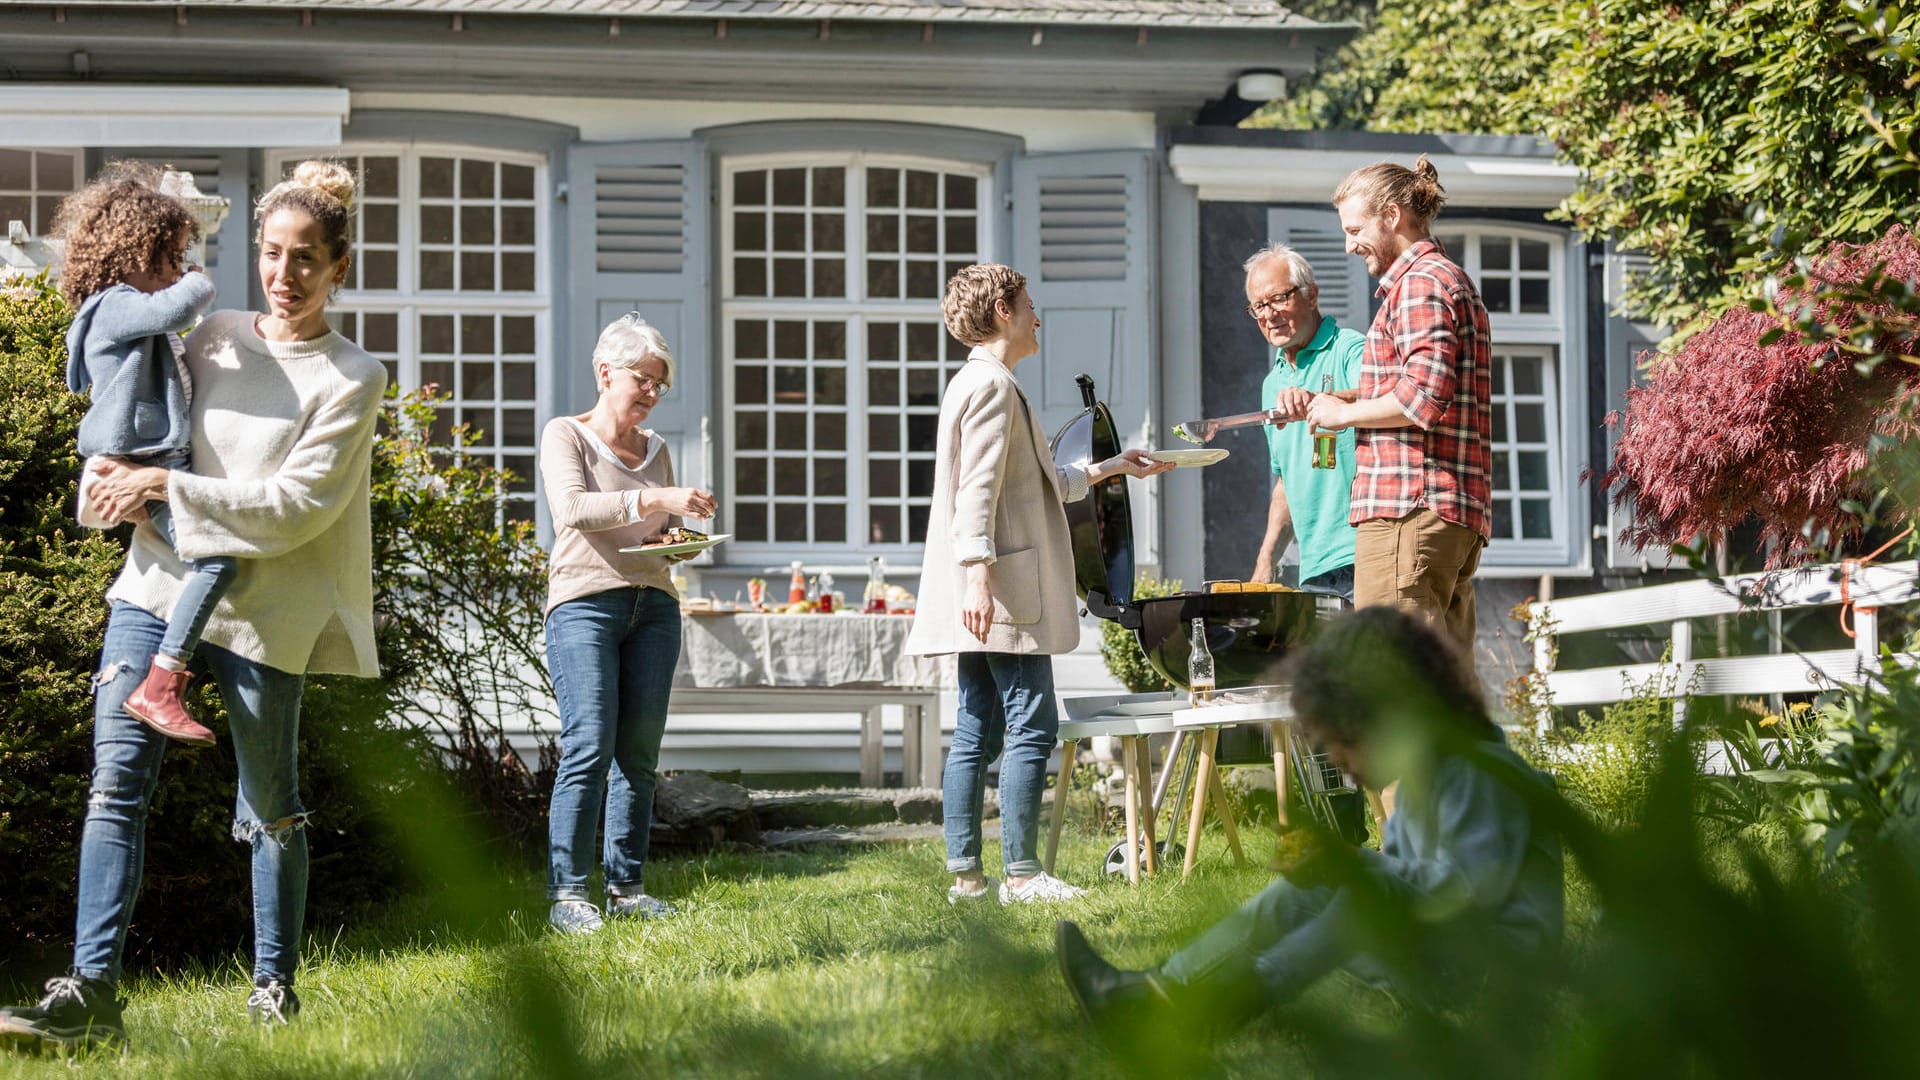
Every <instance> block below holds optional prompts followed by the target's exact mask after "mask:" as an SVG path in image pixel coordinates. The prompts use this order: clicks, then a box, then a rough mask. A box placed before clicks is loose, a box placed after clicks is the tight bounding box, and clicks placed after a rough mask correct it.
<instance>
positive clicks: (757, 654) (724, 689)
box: [673, 612, 953, 787]
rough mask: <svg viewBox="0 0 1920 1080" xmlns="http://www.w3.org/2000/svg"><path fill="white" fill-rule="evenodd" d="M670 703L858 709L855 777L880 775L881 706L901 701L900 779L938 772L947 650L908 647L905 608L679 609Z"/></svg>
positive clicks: (927, 780)
mask: <svg viewBox="0 0 1920 1080" xmlns="http://www.w3.org/2000/svg"><path fill="white" fill-rule="evenodd" d="M680 627H681V636H680V666H679V669H678V670H677V671H676V672H675V674H674V680H673V688H674V689H673V708H674V711H676V712H695V711H697V712H725V711H736V710H739V711H753V712H763V713H781V712H845V713H857V714H858V715H859V716H860V718H861V719H860V775H861V782H862V783H864V784H868V785H870V786H877V785H878V784H879V783H880V780H881V771H882V770H881V762H882V758H881V742H880V710H881V707H882V706H885V705H900V706H901V707H902V708H903V709H904V710H905V717H904V722H903V728H902V755H901V762H902V766H901V772H902V774H903V776H902V782H903V783H904V784H905V785H906V786H908V787H917V786H931V785H934V784H938V783H939V781H940V688H941V687H942V686H950V685H952V683H953V658H952V657H924V656H908V655H906V653H905V648H906V640H907V633H908V631H909V630H911V629H912V627H913V618H912V616H908V615H857V614H834V615H776V614H762V613H757V612H727V613H705V612H683V613H682V615H681V617H680Z"/></svg>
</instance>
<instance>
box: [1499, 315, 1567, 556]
mask: <svg viewBox="0 0 1920 1080" xmlns="http://www.w3.org/2000/svg"><path fill="white" fill-rule="evenodd" d="M1556 354H1557V350H1555V349H1554V348H1552V347H1551V346H1547V345H1504V346H1503V345H1495V346H1494V348H1493V539H1494V540H1495V541H1500V540H1552V539H1554V515H1553V500H1554V495H1555V489H1556V488H1557V486H1558V485H1557V484H1556V483H1555V477H1557V476H1559V475H1560V467H1559V457H1560V446H1559V444H1558V440H1555V439H1552V438H1549V437H1548V435H1549V433H1550V432H1551V431H1552V430H1553V426H1554V425H1553V414H1554V411H1555V408H1554V407H1555V404H1556V403H1557V402H1558V400H1559V393H1558V388H1557V387H1556V386H1555V381H1556V379H1555V376H1556V374H1557V373H1556V371H1555V370H1554V369H1555V364H1554V360H1555V358H1556Z"/></svg>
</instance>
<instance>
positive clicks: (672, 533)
mask: <svg viewBox="0 0 1920 1080" xmlns="http://www.w3.org/2000/svg"><path fill="white" fill-rule="evenodd" d="M706 538H707V534H706V533H703V532H700V531H698V530H695V529H683V528H680V527H679V526H675V527H674V528H671V529H668V530H667V531H666V532H664V533H662V534H661V535H660V543H663V544H691V543H693V542H694V541H696V540H705V539H706Z"/></svg>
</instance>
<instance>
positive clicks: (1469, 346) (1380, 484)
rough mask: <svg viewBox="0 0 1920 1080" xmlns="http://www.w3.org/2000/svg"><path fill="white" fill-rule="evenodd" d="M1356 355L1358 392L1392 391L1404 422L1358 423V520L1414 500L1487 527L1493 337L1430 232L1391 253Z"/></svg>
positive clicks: (1486, 530) (1387, 514)
mask: <svg viewBox="0 0 1920 1080" xmlns="http://www.w3.org/2000/svg"><path fill="white" fill-rule="evenodd" d="M1376 295H1378V296H1381V297H1384V298H1385V302H1384V303H1382V304H1381V305H1380V311H1379V313H1378V314H1376V315H1375V316H1374V319H1373V326H1372V327H1370V328H1369V329H1368V330H1367V349H1366V352H1365V353H1364V354H1363V355H1362V357H1361V361H1360V400H1362V401H1366V400H1368V399H1370V398H1377V397H1383V396H1385V395H1389V394H1391V395H1392V396H1393V398H1394V400H1395V401H1396V402H1398V403H1399V405H1400V411H1401V412H1402V413H1405V414H1406V416H1407V419H1409V420H1412V421H1413V426H1412V427H1402V428H1361V429H1360V430H1359V431H1358V433H1357V435H1358V438H1357V440H1356V444H1355V452H1354V459H1355V461H1356V462H1357V463H1358V465H1359V469H1358V471H1357V473H1356V474H1355V476H1354V478H1353V509H1352V512H1351V513H1350V514H1349V515H1348V517H1349V520H1350V521H1352V523H1353V524H1355V525H1358V524H1360V523H1361V522H1363V521H1367V520H1370V519H1372V518H1397V517H1405V516H1406V515H1408V514H1410V513H1412V512H1414V511H1415V510H1418V509H1420V508H1422V507H1425V508H1427V509H1430V510H1432V511H1433V512H1434V513H1436V514H1439V515H1440V516H1441V517H1442V518H1443V519H1445V520H1447V521H1451V522H1453V523H1454V524H1456V525H1460V526H1464V527H1466V528H1469V529H1472V530H1473V531H1474V532H1477V533H1479V534H1480V535H1481V536H1483V537H1485V536H1490V535H1491V534H1492V532H1493V517H1492V514H1491V513H1490V512H1489V510H1488V506H1489V503H1490V502H1491V499H1492V491H1491V484H1490V482H1489V477H1490V476H1491V475H1492V471H1493V450H1492V447H1491V445H1490V440H1491V438H1492V432H1493V408H1492V405H1491V403H1490V399H1491V398H1492V396H1493V377H1492V366H1491V365H1492V358H1491V356H1490V355H1489V353H1488V350H1489V347H1490V346H1491V344H1492V338H1491V335H1489V333H1488V332H1487V307H1486V305H1485V304H1483V303H1481V302H1480V291H1479V290H1478V289H1476V288H1475V287H1474V284H1473V280H1472V279H1471V278H1469V277H1467V272H1466V271H1465V270H1462V269H1460V267H1459V266H1457V265H1456V264H1455V263H1454V262H1453V260H1451V259H1449V258H1447V256H1446V252H1445V251H1443V250H1442V249H1441V247H1440V244H1439V242H1438V241H1436V240H1431V239H1428V240H1422V241H1420V242H1419V243H1417V244H1414V245H1413V246H1412V247H1410V248H1408V249H1407V250H1406V251H1403V252H1401V253H1400V257H1399V258H1398V259H1395V260H1394V262H1393V265H1392V266H1391V267H1389V268H1388V270H1387V272H1386V274H1385V275H1383V276H1382V277H1381V278H1380V288H1379V289H1378V290H1377V291H1376Z"/></svg>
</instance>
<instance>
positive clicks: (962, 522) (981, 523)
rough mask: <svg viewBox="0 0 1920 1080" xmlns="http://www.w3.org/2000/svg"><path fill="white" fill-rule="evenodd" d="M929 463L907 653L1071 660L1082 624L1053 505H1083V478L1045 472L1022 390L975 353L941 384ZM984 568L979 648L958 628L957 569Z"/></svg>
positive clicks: (1045, 458) (1041, 440) (1045, 454)
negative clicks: (985, 606) (986, 623)
mask: <svg viewBox="0 0 1920 1080" xmlns="http://www.w3.org/2000/svg"><path fill="white" fill-rule="evenodd" d="M935 453H936V458H935V463H934V472H933V512H932V515H931V517H930V518H929V520H928V522H927V546H926V561H925V562H924V563H923V564H922V566H921V568H920V595H919V599H918V602H917V604H916V612H917V614H916V615H915V616H914V622H913V632H912V634H910V635H909V636H908V638H907V648H906V651H907V652H908V653H910V654H912V655H915V656H935V655H939V654H942V653H955V652H1004V653H1043V654H1052V653H1063V652H1071V651H1073V648H1074V646H1076V645H1078V644H1079V643H1080V620H1079V617H1078V611H1077V603H1076V600H1075V593H1074V583H1073V548H1072V546H1071V543H1070V541H1069V538H1068V535H1067V514H1066V511H1065V510H1064V509H1062V508H1061V503H1062V501H1066V502H1075V501H1078V500H1080V499H1083V498H1085V497H1086V494H1087V474H1086V472H1085V471H1083V470H1081V469H1078V468H1059V467H1056V466H1055V465H1054V462H1053V454H1052V452H1051V451H1049V450H1048V449H1047V438H1046V433H1045V431H1043V430H1042V429H1041V427H1040V418H1039V417H1038V416H1035V415H1034V412H1033V408H1032V406H1030V405H1028V404H1027V398H1026V395H1025V394H1024V393H1022V392H1021V390H1020V384H1019V383H1018V382H1017V381H1016V380H1015V379H1014V377H1013V373H1012V372H1010V371H1008V370H1007V369H1006V368H1005V367H1003V366H1001V364H1000V362H999V361H997V360H995V359H994V358H993V356H992V355H991V354H989V353H987V352H986V351H985V350H983V349H975V350H974V351H973V354H972V355H971V356H969V357H968V358H967V366H966V367H964V368H961V369H960V371H959V373H957V374H956V375H954V377H953V381H952V382H950V383H948V384H947V391H946V394H945V396H944V397H942V398H941V400H940V436H939V442H938V444H937V446H936V450H935ZM983 560H984V561H985V562H987V563H989V564H990V568H989V570H988V572H987V579H988V582H989V586H990V588H991V589H992V593H993V626H992V628H991V629H990V630H988V632H987V640H986V641H984V642H982V641H981V640H980V639H979V638H976V637H974V636H973V635H972V634H969V633H967V630H966V627H964V626H962V625H961V623H960V603H961V600H962V599H963V598H964V597H965V595H966V580H967V578H966V575H967V570H966V565H965V564H966V563H968V562H978V561H983Z"/></svg>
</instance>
